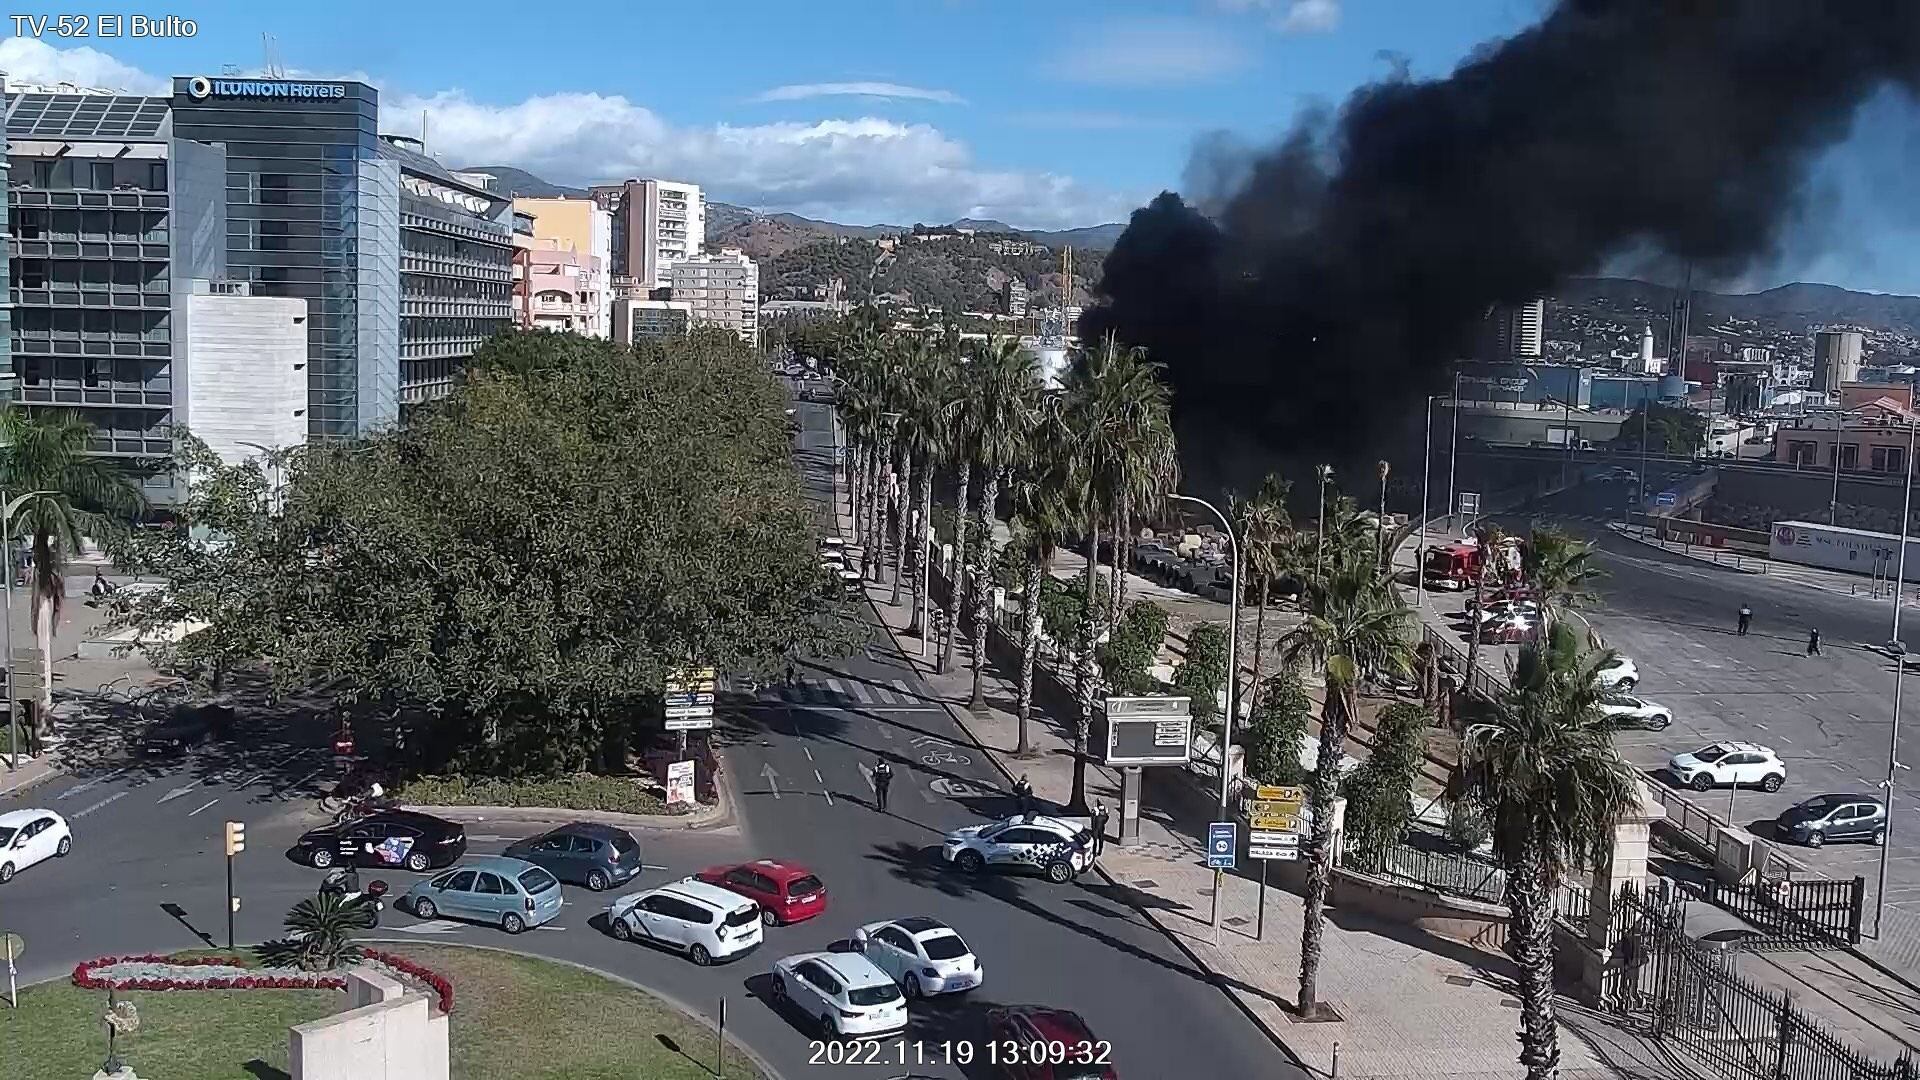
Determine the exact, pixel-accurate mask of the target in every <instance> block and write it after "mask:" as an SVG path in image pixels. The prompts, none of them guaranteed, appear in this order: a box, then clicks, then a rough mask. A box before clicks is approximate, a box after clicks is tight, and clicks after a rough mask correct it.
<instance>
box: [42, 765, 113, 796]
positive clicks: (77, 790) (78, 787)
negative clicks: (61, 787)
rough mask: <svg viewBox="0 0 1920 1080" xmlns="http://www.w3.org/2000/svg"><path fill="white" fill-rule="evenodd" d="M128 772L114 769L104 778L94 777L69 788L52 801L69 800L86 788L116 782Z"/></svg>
mask: <svg viewBox="0 0 1920 1080" xmlns="http://www.w3.org/2000/svg"><path fill="white" fill-rule="evenodd" d="M128 771H129V770H127V769H115V770H113V771H112V772H110V773H108V774H107V775H105V776H96V777H94V778H93V779H92V780H89V781H87V782H86V783H84V784H75V785H74V786H73V787H70V788H68V789H67V790H65V791H63V792H61V793H60V794H58V795H55V796H54V797H53V801H54V802H59V801H60V800H62V799H71V798H73V797H74V796H75V795H78V794H80V793H81V792H83V791H85V790H87V789H88V788H93V787H99V786H100V785H101V784H104V783H106V782H107V781H109V780H118V779H119V778H120V777H122V776H125V775H127V773H128Z"/></svg>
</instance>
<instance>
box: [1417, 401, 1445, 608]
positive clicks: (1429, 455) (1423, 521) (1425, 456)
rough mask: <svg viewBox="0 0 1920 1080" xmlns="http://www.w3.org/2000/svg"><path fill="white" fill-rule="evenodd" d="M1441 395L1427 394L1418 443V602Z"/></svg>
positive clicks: (1423, 588)
mask: <svg viewBox="0 0 1920 1080" xmlns="http://www.w3.org/2000/svg"><path fill="white" fill-rule="evenodd" d="M1441 396H1442V395H1440V394H1428V395H1427V435H1426V439H1425V440H1424V441H1423V442H1422V443H1421V445H1420V455H1421V456H1420V543H1419V544H1418V545H1417V546H1416V547H1415V548H1414V555H1413V579H1414V587H1415V588H1416V589H1417V590H1418V591H1419V594H1420V603H1421V604H1422V605H1423V606H1424V605H1425V604H1426V602H1427V571H1426V561H1427V505H1428V503H1427V488H1428V487H1429V486H1430V485H1429V482H1430V481H1431V480H1432V479H1433V403H1434V402H1435V401H1438V400H1439V399H1440V398H1441Z"/></svg>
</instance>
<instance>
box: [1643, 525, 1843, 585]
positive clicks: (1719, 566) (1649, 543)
mask: <svg viewBox="0 0 1920 1080" xmlns="http://www.w3.org/2000/svg"><path fill="white" fill-rule="evenodd" d="M1607 531H1608V532H1611V533H1613V534H1614V535H1615V536H1618V537H1620V538H1621V539H1623V540H1631V541H1633V542H1634V543H1636V544H1639V545H1640V546H1641V547H1650V548H1652V549H1654V550H1655V551H1664V552H1666V553H1667V554H1669V555H1675V554H1677V555H1679V556H1680V557H1681V558H1683V559H1685V560H1687V561H1688V562H1695V563H1699V564H1700V565H1702V566H1711V567H1713V568H1714V569H1716V570H1731V571H1733V572H1734V573H1736V574H1750V575H1752V576H1754V577H1767V576H1769V575H1768V574H1767V572H1766V571H1764V570H1748V569H1747V568H1746V567H1744V566H1729V565H1727V564H1726V563H1719V562H1712V561H1710V560H1707V559H1696V558H1694V557H1693V556H1692V555H1689V554H1687V553H1686V552H1684V551H1682V552H1675V551H1672V550H1671V549H1669V548H1667V547H1665V546H1663V545H1661V544H1660V543H1659V542H1658V541H1654V540H1649V539H1647V538H1646V537H1644V536H1639V535H1636V534H1634V533H1630V532H1628V531H1627V530H1626V528H1625V527H1624V526H1622V525H1621V524H1620V523H1619V522H1617V521H1609V522H1607ZM1783 580H1785V581H1788V582H1791V583H1792V584H1795V585H1804V586H1806V587H1807V588H1809V589H1819V590H1820V591H1821V592H1838V591H1839V590H1838V589H1829V588H1827V587H1826V586H1825V585H1815V584H1812V583H1811V582H1806V581H1795V580H1794V579H1792V578H1785V579H1783Z"/></svg>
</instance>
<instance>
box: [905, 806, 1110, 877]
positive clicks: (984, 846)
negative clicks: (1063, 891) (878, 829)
mask: <svg viewBox="0 0 1920 1080" xmlns="http://www.w3.org/2000/svg"><path fill="white" fill-rule="evenodd" d="M1092 839H1093V837H1092V834H1091V833H1089V832H1088V831H1087V830H1085V829H1082V828H1080V827H1079V826H1077V825H1074V824H1073V823H1071V822H1068V821H1062V820H1061V819H1059V818H1052V817H1043V816H1041V815H1038V814H1016V815H1015V816H1013V817H1010V818H1008V819H1006V820H1005V821H999V822H995V823H993V824H991V825H970V826H968V827H967V828H964V829H955V830H954V831H953V832H950V833H948V834H947V836H946V841H945V842H944V843H943V844H941V846H940V857H941V858H943V859H945V860H946V861H947V862H949V863H952V864H953V865H954V866H956V867H958V868H960V869H961V870H964V871H966V872H967V873H969V874H977V873H979V872H980V871H982V870H985V869H986V868H988V867H990V866H991V867H997V868H1000V869H1004V870H1016V871H1022V872H1027V873H1035V872H1037V873H1040V874H1044V875H1045V876H1046V879H1047V880H1048V881H1051V882H1053V883H1054V884H1055V885H1063V884H1065V883H1067V882H1069V881H1072V880H1073V878H1074V876H1075V875H1077V874H1079V873H1080V872H1082V871H1084V870H1086V869H1087V868H1088V867H1090V866H1092V865H1093V847H1092Z"/></svg>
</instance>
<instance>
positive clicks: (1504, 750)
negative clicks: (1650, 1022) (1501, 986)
mask: <svg viewBox="0 0 1920 1080" xmlns="http://www.w3.org/2000/svg"><path fill="white" fill-rule="evenodd" d="M1612 660H1613V654H1611V653H1609V652H1607V651H1605V650H1587V649H1584V648H1582V646H1581V643H1580V639H1579V637H1578V636H1577V635H1576V634H1575V633H1574V632H1573V629H1572V627H1570V626H1567V625H1566V624H1564V623H1560V624H1556V625H1554V626H1553V628H1552V629H1551V630H1549V631H1548V634H1547V636H1546V638H1545V639H1543V640H1536V641H1533V642H1529V643H1527V644H1525V645H1523V646H1521V649H1520V653H1519V656H1518V658H1517V659H1516V661H1515V662H1514V664H1513V668H1512V671H1511V672H1510V674H1511V680H1510V687H1509V689H1508V690H1507V692H1506V693H1505V694H1504V696H1502V697H1501V698H1500V699H1499V700H1498V701H1496V702H1494V703H1493V708H1492V710H1491V715H1490V716H1489V717H1488V718H1487V719H1486V721H1485V722H1483V723H1476V724H1474V725H1473V726H1472V727H1470V728H1468V730H1467V734H1466V738H1465V740H1464V742H1463V745H1462V752H1463V766H1464V767H1463V769H1462V770H1461V772H1460V773H1459V776H1458V778H1457V782H1456V794H1458V795H1459V796H1461V797H1462V798H1463V799H1464V800H1465V801H1466V803H1467V804H1469V805H1471V806H1474V807H1476V808H1478V809H1480V810H1481V811H1483V812H1484V813H1485V815H1486V817H1487V819H1488V821H1489V822H1490V823H1491V825H1492V831H1493V850H1494V855H1495V856H1496V857H1497V858H1498V859H1499V860H1500V865H1501V867H1502V869H1504V870H1505V871H1506V881H1507V896H1506V900H1507V909H1508V911H1509V912H1510V913H1511V915H1512V920H1513V922H1512V926H1513V930H1512V934H1511V936H1510V937H1509V945H1508V948H1509V951H1510V952H1511V953H1512V954H1513V958H1514V960H1515V962H1516V963H1517V964H1518V965H1519V969H1520V1032H1519V1036H1520V1059H1519V1060H1520V1064H1521V1065H1522V1066H1523V1067H1524V1068H1525V1069H1526V1073H1527V1077H1528V1080H1550V1078H1551V1077H1553V1076H1555V1075H1557V1073H1558V1069H1559V1065H1560V1042H1559V1032H1558V1030H1557V1028H1556V1026H1555V1021H1554V1006H1553V952H1554V949H1553V890H1554V886H1555V885H1557V884H1558V883H1559V882H1560V881H1561V879H1562V878H1563V877H1564V876H1565V875H1566V874H1567V872H1568V871H1569V870H1570V869H1572V868H1573V867H1577V866H1596V865H1599V863H1600V861H1601V860H1602V859H1603V858H1604V857H1605V855H1606V853H1607V850H1608V847H1609V844H1610V842H1611V838H1612V829H1613V823H1614V821H1615V820H1616V819H1618V818H1619V816H1620V815H1621V814H1622V813H1623V812H1625V811H1626V810H1628V809H1630V808H1632V807H1633V806H1635V805H1636V804H1637V802H1638V800H1639V797H1640V796H1639V782H1638V780H1637V779H1636V778H1635V777H1634V773H1633V770H1632V768H1631V767H1629V766H1628V765H1627V763H1626V762H1625V761H1623V760H1622V759H1621V757H1620V754H1619V752H1618V751H1617V750H1615V749H1614V745H1613V735H1612V732H1611V730H1610V729H1609V727H1608V724H1607V719H1606V717H1605V715H1603V714H1602V713H1601V711H1600V708H1599V705H1600V691H1599V689H1597V685H1596V682H1597V676H1598V674H1599V672H1600V670H1601V669H1602V668H1604V667H1606V666H1607V664H1609V663H1610V662H1612Z"/></svg>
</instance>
